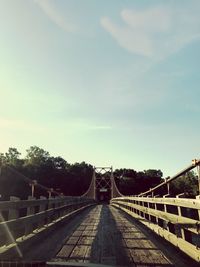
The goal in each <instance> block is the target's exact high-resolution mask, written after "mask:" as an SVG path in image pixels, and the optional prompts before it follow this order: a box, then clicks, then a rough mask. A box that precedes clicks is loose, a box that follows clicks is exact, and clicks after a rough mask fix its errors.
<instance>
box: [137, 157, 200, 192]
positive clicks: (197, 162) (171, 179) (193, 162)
mask: <svg viewBox="0 0 200 267" xmlns="http://www.w3.org/2000/svg"><path fill="white" fill-rule="evenodd" d="M196 166H200V160H199V159H195V160H193V161H192V164H191V165H189V166H188V167H187V168H185V169H183V170H182V171H180V172H178V173H177V174H176V175H174V176H172V177H170V178H168V179H165V180H164V182H162V183H160V184H158V185H156V186H155V187H153V188H150V189H149V190H147V191H145V192H142V193H140V194H139V195H138V196H145V195H147V194H150V193H153V192H154V191H155V190H157V189H158V188H160V187H162V186H164V185H167V184H169V183H171V182H172V181H174V180H175V179H177V178H178V177H180V176H182V175H184V174H185V173H187V172H189V171H191V170H192V169H194V168H195V167H196Z"/></svg>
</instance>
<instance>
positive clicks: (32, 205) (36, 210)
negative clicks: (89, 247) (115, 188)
mask: <svg viewBox="0 0 200 267" xmlns="http://www.w3.org/2000/svg"><path fill="white" fill-rule="evenodd" d="M93 202H94V201H93V200H90V199H86V198H79V197H56V198H51V199H44V197H43V198H41V199H38V200H35V199H32V198H31V199H29V200H23V201H21V200H20V199H18V198H13V197H12V198H11V201H2V202H0V254H1V253H2V252H4V251H5V250H6V249H7V247H8V246H10V245H12V244H15V243H18V242H22V241H23V240H24V239H27V236H29V235H33V234H37V233H38V232H40V231H43V230H44V229H45V228H48V227H49V225H52V224H55V223H57V222H59V221H61V220H63V219H65V217H66V216H67V215H68V214H69V213H71V212H73V211H75V210H78V209H79V208H81V207H84V206H87V205H90V204H92V203H93Z"/></svg>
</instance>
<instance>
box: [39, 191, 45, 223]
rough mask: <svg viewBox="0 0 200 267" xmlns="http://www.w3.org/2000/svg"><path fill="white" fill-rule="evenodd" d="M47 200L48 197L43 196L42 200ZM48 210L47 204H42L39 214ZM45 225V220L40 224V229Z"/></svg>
mask: <svg viewBox="0 0 200 267" xmlns="http://www.w3.org/2000/svg"><path fill="white" fill-rule="evenodd" d="M46 199H47V198H46V197H44V196H41V197H40V200H46ZM45 210H46V204H45V203H41V204H40V208H39V212H42V211H45ZM44 224H45V219H44V220H43V219H42V220H41V222H39V224H38V227H40V228H41V227H43V226H44Z"/></svg>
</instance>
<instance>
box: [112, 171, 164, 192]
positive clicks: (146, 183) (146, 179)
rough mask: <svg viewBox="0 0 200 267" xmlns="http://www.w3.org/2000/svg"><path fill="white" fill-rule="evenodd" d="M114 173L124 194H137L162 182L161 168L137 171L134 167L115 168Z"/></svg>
mask: <svg viewBox="0 0 200 267" xmlns="http://www.w3.org/2000/svg"><path fill="white" fill-rule="evenodd" d="M114 175H115V176H116V177H118V178H117V179H116V183H117V186H118V188H119V191H120V192H121V193H122V194H124V195H137V194H139V193H141V192H144V191H147V190H148V189H149V188H152V187H154V186H156V185H157V184H159V183H161V181H162V180H161V179H162V175H163V174H162V172H161V171H160V170H151V169H150V170H144V171H139V172H137V171H135V170H132V169H119V170H115V172H114Z"/></svg>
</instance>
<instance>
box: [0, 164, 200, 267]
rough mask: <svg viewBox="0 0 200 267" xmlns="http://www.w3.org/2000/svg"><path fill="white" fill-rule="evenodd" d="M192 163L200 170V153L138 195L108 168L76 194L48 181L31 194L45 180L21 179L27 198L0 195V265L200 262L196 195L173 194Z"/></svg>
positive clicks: (95, 174)
mask: <svg viewBox="0 0 200 267" xmlns="http://www.w3.org/2000/svg"><path fill="white" fill-rule="evenodd" d="M194 168H197V171H198V174H200V160H194V161H192V164H191V165H189V166H188V167H187V168H185V169H184V170H182V171H180V172H179V173H178V174H176V175H174V176H173V177H170V178H168V179H165V180H163V182H162V183H161V184H159V185H157V186H156V187H154V188H151V189H149V190H148V191H146V192H141V193H140V194H139V195H137V196H123V195H122V194H121V193H120V192H119V190H118V188H117V186H116V183H115V177H114V175H113V170H112V168H110V167H103V168H102V167H101V168H100V167H95V168H94V172H93V177H92V179H91V184H90V186H89V188H88V190H87V192H86V193H85V194H83V195H82V196H79V197H71V196H63V195H61V194H58V193H57V192H54V190H53V189H49V188H46V190H47V191H48V194H49V197H48V198H45V197H43V196H41V197H40V199H36V198H35V197H34V192H35V190H36V189H37V187H40V186H41V187H43V189H44V188H45V187H44V186H42V185H39V184H37V182H36V181H32V180H29V179H28V178H24V179H27V182H29V184H30V186H31V188H32V195H31V196H30V197H29V198H28V199H27V200H20V199H19V198H17V197H15V196H11V197H10V201H0V266H140V267H142V266H163V267H166V266H188V264H190V266H199V263H200V235H199V233H200V197H199V196H196V198H186V197H185V195H184V194H180V195H177V196H176V197H171V195H170V183H171V182H172V181H173V180H175V179H177V178H178V177H180V176H182V175H184V174H186V173H187V172H189V171H191V170H193V169H194ZM198 183H199V184H200V175H199V179H198ZM199 184H198V185H197V186H199ZM161 187H162V188H166V190H165V191H166V192H165V194H163V195H158V194H157V192H158V190H159V188H161ZM53 193H55V194H53ZM56 194H57V195H56ZM53 195H54V197H53ZM55 195H56V196H55Z"/></svg>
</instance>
